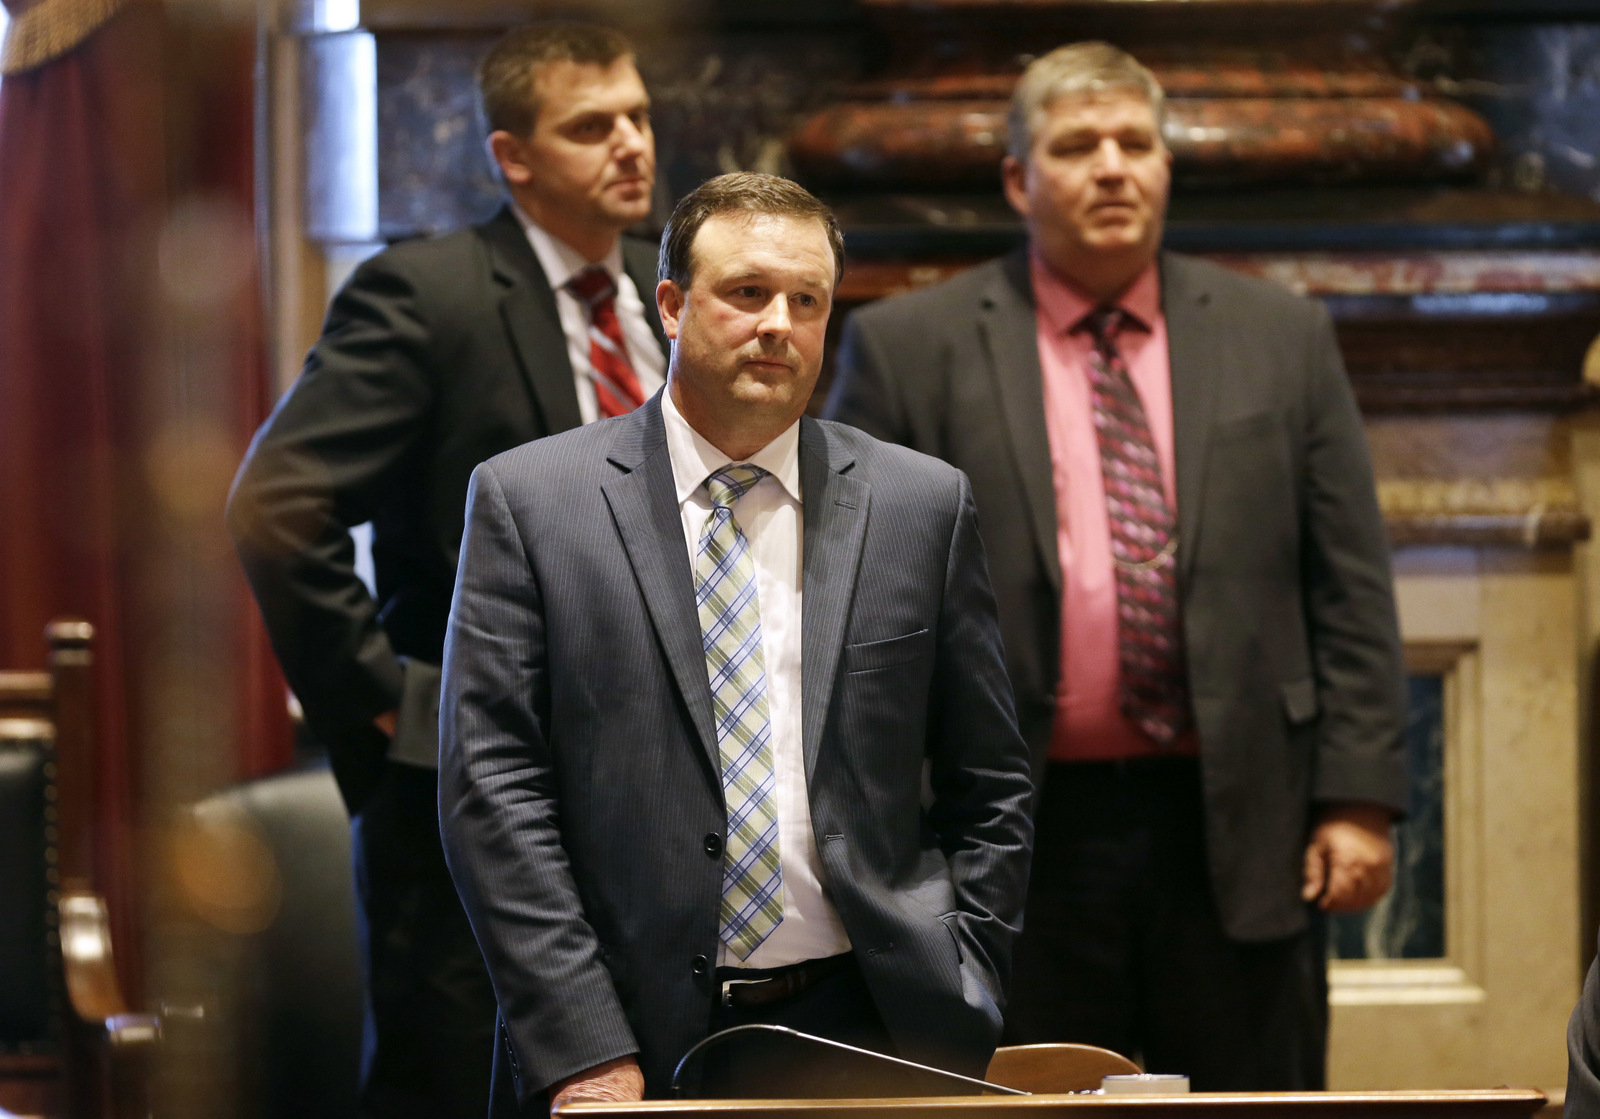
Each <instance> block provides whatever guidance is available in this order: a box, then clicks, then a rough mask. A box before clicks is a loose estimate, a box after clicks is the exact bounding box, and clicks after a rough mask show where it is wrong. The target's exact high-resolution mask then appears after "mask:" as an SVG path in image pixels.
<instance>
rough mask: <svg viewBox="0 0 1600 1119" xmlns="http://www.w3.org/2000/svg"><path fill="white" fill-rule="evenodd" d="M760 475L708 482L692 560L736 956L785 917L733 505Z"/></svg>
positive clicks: (729, 473)
mask: <svg viewBox="0 0 1600 1119" xmlns="http://www.w3.org/2000/svg"><path fill="white" fill-rule="evenodd" d="M766 474H767V472H766V471H765V470H762V469H761V468H760V467H759V466H750V465H748V464H738V465H733V466H725V467H723V468H722V469H721V470H718V471H716V472H715V473H713V474H712V475H711V476H710V477H709V478H707V479H706V493H707V494H708V495H710V498H711V506H712V508H711V515H710V516H709V517H707V518H706V524H705V528H703V529H701V530H700V548H699V551H698V553H697V554H696V557H695V579H694V582H695V605H696V606H697V607H698V608H699V611H700V633H701V636H702V645H703V647H704V649H705V654H706V670H707V673H708V674H709V675H710V677H711V705H712V711H713V714H714V715H715V717H716V722H717V751H718V754H719V755H720V758H721V764H722V790H723V797H724V800H725V801H726V804H727V811H728V838H727V842H726V843H725V844H724V847H723V856H722V858H723V863H722V940H723V942H724V943H725V944H727V946H728V947H729V948H730V949H731V950H732V951H733V953H734V955H736V956H738V957H739V958H740V959H741V960H743V959H747V958H749V956H750V953H752V952H754V951H755V950H756V948H758V947H759V946H760V944H761V942H762V941H764V940H766V939H767V937H768V936H770V935H772V930H773V929H775V928H777V927H778V923H779V922H780V921H782V920H783V867H782V865H781V864H780V863H779V861H778V804H777V787H776V786H777V779H776V777H775V776H774V774H773V768H772V728H771V724H770V723H769V721H768V719H767V672H766V661H765V658H764V657H763V656H762V651H761V604H760V601H759V599H758V598H757V596H756V569H755V564H754V563H753V562H752V561H751V559H750V547H749V542H748V541H747V540H746V539H745V535H744V533H743V532H742V531H741V530H740V528H739V522H738V521H736V520H735V519H734V516H733V505H734V503H735V502H737V501H738V500H739V499H740V498H741V497H743V496H744V495H745V493H746V492H747V491H748V490H750V488H751V487H753V486H754V485H755V484H756V483H757V482H759V481H760V480H761V479H762V478H764V477H766Z"/></svg>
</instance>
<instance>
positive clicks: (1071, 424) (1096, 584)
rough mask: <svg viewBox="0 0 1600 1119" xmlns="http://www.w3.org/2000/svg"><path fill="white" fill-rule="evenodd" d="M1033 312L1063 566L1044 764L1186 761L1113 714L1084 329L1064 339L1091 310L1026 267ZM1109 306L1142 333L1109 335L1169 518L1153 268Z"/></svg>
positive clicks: (1160, 324) (1114, 685) (1165, 392)
mask: <svg viewBox="0 0 1600 1119" xmlns="http://www.w3.org/2000/svg"><path fill="white" fill-rule="evenodd" d="M1031 266H1032V272H1033V294H1034V301H1035V306H1036V307H1037V322H1038V331H1039V363H1040V365H1041V367H1042V368H1043V372H1044V416H1045V430H1046V432H1047V433H1048V435H1049V438H1050V465H1051V474H1052V481H1053V482H1054V484H1055V496H1056V549H1057V551H1058V553H1059V554H1060V557H1061V675H1060V682H1059V683H1058V684H1057V686H1056V714H1055V729H1054V732H1053V735H1052V738H1051V743H1050V758H1051V760H1053V761H1104V760H1110V759H1115V758H1130V757H1143V756H1147V755H1153V754H1174V753H1177V754H1182V753H1190V754H1192V753H1194V752H1195V751H1196V748H1197V743H1196V740H1195V736H1194V734H1193V733H1192V732H1191V733H1186V734H1184V735H1182V736H1181V737H1180V738H1179V739H1178V741H1177V743H1176V744H1175V745H1173V746H1171V747H1168V748H1166V749H1161V748H1160V747H1158V746H1157V745H1156V744H1155V743H1154V742H1153V741H1151V739H1150V738H1149V737H1148V736H1146V735H1145V734H1144V732H1142V731H1141V730H1139V729H1138V728H1137V727H1136V726H1134V725H1133V723H1131V722H1129V721H1128V720H1127V719H1125V718H1124V717H1123V715H1122V710H1121V699H1120V696H1119V684H1120V676H1121V671H1122V670H1121V666H1120V662H1119V659H1118V653H1117V584H1116V576H1115V572H1114V570H1113V567H1112V560H1111V529H1110V526H1109V524H1108V523H1107V520H1106V491H1105V483H1104V482H1103V480H1102V479H1101V476H1100V443H1099V440H1098V438H1097V437H1096V435H1095V429H1094V403H1093V398H1092V396H1091V394H1090V389H1089V358H1090V355H1091V354H1092V353H1093V350H1094V344H1093V342H1092V340H1091V339H1090V337H1089V335H1088V333H1087V332H1086V331H1078V332H1076V333H1074V332H1073V329H1072V328H1073V327H1074V326H1076V325H1077V324H1078V323H1079V322H1080V321H1081V320H1082V319H1083V317H1084V316H1085V315H1087V314H1088V313H1089V312H1090V311H1092V310H1094V308H1095V305H1096V304H1095V301H1094V299H1093V298H1091V297H1090V296H1088V295H1085V294H1084V293H1083V292H1082V291H1080V290H1079V289H1077V288H1076V287H1074V286H1073V285H1072V284H1071V283H1069V282H1068V281H1067V280H1065V279H1063V278H1062V277H1061V276H1059V275H1057V274H1056V273H1055V272H1054V271H1052V270H1051V269H1050V267H1049V266H1048V265H1046V264H1045V263H1044V261H1042V260H1041V259H1039V257H1038V255H1037V254H1034V255H1033V256H1032V258H1031ZM1118 305H1119V306H1121V307H1122V309H1123V310H1125V311H1127V312H1128V313H1130V314H1131V315H1133V317H1134V318H1135V319H1137V320H1138V321H1139V322H1141V323H1143V324H1144V325H1145V326H1147V327H1148V328H1149V329H1148V331H1144V330H1139V329H1136V328H1135V327H1133V326H1132V325H1131V324H1130V325H1129V326H1126V327H1124V328H1123V330H1122V332H1121V333H1120V334H1118V336H1117V346H1118V348H1119V349H1120V350H1121V351H1122V356H1123V357H1124V359H1126V361H1127V363H1128V371H1129V373H1130V375H1131V376H1132V378H1133V386H1134V389H1135V390H1136V391H1137V392H1138V393H1139V399H1140V400H1141V401H1142V402H1143V403H1144V410H1145V416H1146V418H1147V419H1148V420H1149V423H1150V435H1151V438H1153V439H1154V440H1155V444H1156V456H1157V457H1158V458H1159V459H1160V460H1161V477H1162V480H1163V481H1164V482H1165V484H1166V491H1167V500H1168V501H1170V502H1172V507H1173V509H1174V510H1176V509H1177V500H1176V493H1177V491H1176V489H1175V487H1174V484H1173V465H1172V463H1173V459H1172V369H1171V364H1170V362H1169V361H1168V357H1167V320H1166V318H1165V316H1163V315H1162V313H1161V287H1160V283H1159V280H1158V277H1157V275H1156V267H1155V265H1154V264H1152V265H1151V266H1150V267H1149V268H1146V269H1145V270H1144V272H1142V273H1141V274H1140V275H1139V278H1138V279H1136V280H1135V281H1134V282H1133V285H1132V286H1131V287H1129V288H1128V290H1127V291H1126V292H1124V293H1123V296H1122V298H1121V299H1120V300H1119V301H1118Z"/></svg>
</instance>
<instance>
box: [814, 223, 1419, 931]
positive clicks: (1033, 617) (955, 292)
mask: <svg viewBox="0 0 1600 1119" xmlns="http://www.w3.org/2000/svg"><path fill="white" fill-rule="evenodd" d="M1160 275H1161V300H1162V309H1163V312H1164V314H1165V316H1166V319H1167V333H1168V338H1169V347H1170V358H1171V369H1172V405H1173V415H1174V427H1175V431H1174V437H1175V458H1176V468H1177V469H1176V474H1177V514H1178V557H1177V558H1178V579H1179V594H1180V596H1181V599H1182V605H1183V623H1184V635H1185V643H1186V648H1187V655H1188V667H1189V685H1190V691H1191V694H1192V697H1193V705H1194V716H1195V722H1196V725H1197V727H1198V730H1199V736H1200V748H1201V758H1202V768H1203V780H1204V786H1205V798H1206V809H1207V836H1206V838H1207V844H1208V848H1207V849H1208V852H1209V858H1210V863H1211V876H1212V884H1213V888H1214V890H1215V894H1216V898H1217V903H1218V908H1219V910H1220V912H1221V914H1222V919H1223V922H1224V925H1225V927H1226V928H1227V930H1228V932H1229V933H1230V934H1231V935H1232V936H1234V937H1237V938H1240V939H1246V940H1262V939H1271V938H1276V937H1282V936H1287V935H1290V934H1292V933H1294V932H1296V931H1298V930H1299V929H1301V928H1303V927H1305V924H1306V921H1307V919H1308V917H1307V913H1306V909H1305V907H1304V905H1303V904H1302V903H1301V902H1300V900H1299V886H1300V876H1301V866H1302V859H1303V845H1304V842H1305V840H1306V838H1307V832H1308V828H1309V816H1310V809H1311V805H1312V804H1313V803H1314V802H1318V801H1324V802H1331V801H1366V802H1373V803H1378V804H1385V805H1389V806H1391V807H1394V808H1396V809H1401V808H1403V807H1404V806H1405V803H1406V782H1405V770H1404V759H1403V757H1402V754H1401V732H1402V728H1403V725H1404V717H1405V704H1404V692H1403V671H1402V664H1401V649H1400V639H1399V631H1398V626H1397V623H1396V619H1395V608H1394V597H1393V589H1392V580H1391V576H1390V571H1389V556H1388V546H1387V541H1386V539H1385V535H1384V528H1383V521H1382V517H1381V515H1380V513H1379V511H1378V506H1377V500H1376V495H1375V490H1374V483H1373V476H1372V466H1371V463H1370V461H1369V458H1368V454H1367V447H1366V438H1365V433H1364V431H1363V429H1362V426H1361V417H1360V414H1359V412H1358V411H1357V409H1356V406H1355V400H1354V397H1353V395H1352V394H1351V391H1350V386H1349V382H1348V380H1347V378H1346V376H1345V373H1344V368H1343V365H1342V363H1341V361H1340V359H1339V351H1338V348H1337V345H1336V343H1335V340H1334V336H1333V330H1332V325H1331V323H1330V321H1329V318H1328V314H1327V312H1326V310H1325V309H1324V308H1323V307H1322V306H1321V305H1320V304H1315V303H1311V302H1308V301H1306V300H1303V299H1298V298H1296V297H1294V296H1292V295H1290V294H1289V293H1288V292H1286V291H1284V290H1283V289H1282V288H1280V287H1278V286H1276V285H1273V284H1268V283H1265V282H1261V281H1257V280H1251V279H1247V278H1245V277H1242V276H1239V275H1237V274H1235V273H1232V272H1229V271H1227V270H1225V269H1223V268H1220V267H1218V266H1216V265H1213V264H1209V263H1206V262H1203V261H1198V260H1194V259H1191V258H1186V257H1182V256H1177V255H1174V254H1170V253H1167V254H1163V255H1162V257H1161V261H1160ZM839 365H840V368H839V375H838V378H837V380H836V381H835V386H834V390H833V395H832V397H831V399H830V400H829V405H828V414H829V415H830V416H832V417H833V418H836V419H840V420H844V421H846V422H848V423H851V424H854V425H856V426H858V427H860V428H861V429H862V430H864V431H867V432H869V433H870V434H873V435H876V436H877V437H878V438H880V439H887V440H891V441H893V442H896V443H902V444H905V445H906V446H909V447H914V448H915V449H917V450H919V451H924V452H926V453H928V454H931V455H936V456H937V457H939V458H942V459H944V460H945V461H947V462H950V463H952V464H954V465H955V466H958V467H960V468H961V469H962V470H963V471H965V472H966V473H967V474H968V476H969V477H970V478H971V479H972V488H973V494H974V497H975V498H976V500H977V504H978V511H979V514H980V517H981V520H982V524H983V538H984V542H985V544H986V545H987V551H988V555H989V557H990V564H991V569H992V572H993V575H994V587H995V592H996V595H997V598H998V601H999V611H1000V623H1001V631H1002V633H1003V634H1004V637H1005V645H1006V665H1007V668H1008V670H1009V672H1010V675H1011V681H1012V684H1013V686H1014V688H1015V690H1016V699H1017V713H1018V720H1019V722H1020V724H1021V727H1022V731H1023V736H1024V737H1025V738H1026V739H1027V741H1028V743H1029V745H1030V746H1031V748H1032V751H1033V756H1034V764H1035V766H1036V767H1040V766H1042V765H1043V764H1044V759H1045V756H1046V753H1047V751H1048V748H1049V743H1050V733H1051V719H1052V714H1053V708H1054V698H1053V697H1054V695H1055V690H1056V683H1057V678H1058V675H1059V665H1060V649H1059V643H1060V636H1059V630H1060V609H1061V566H1060V559H1059V556H1058V555H1057V551H1056V505H1055V493H1054V486H1053V483H1052V480H1051V479H1052V476H1053V475H1052V471H1051V464H1050V446H1049V440H1048V436H1047V435H1046V432H1045V421H1044V398H1043V389H1042V374H1041V371H1040V363H1039V350H1038V344H1037V330H1036V325H1035V315H1034V305H1033V292H1032V284H1031V281H1030V279H1029V275H1028V265H1027V256H1026V254H1025V253H1024V252H1018V253H1015V254H1012V255H1011V256H1008V257H1005V258H1002V259H1000V260H996V261H992V262H990V263H988V264H985V265H981V266H979V267H977V268H974V269H972V270H970V271H968V272H965V273H963V274H961V275H959V276H957V277H955V278H954V279H952V280H950V281H948V282H946V283H944V284H940V285H938V286H936V287H933V288H929V289H927V290H924V291H920V292H917V293H914V294H911V295H907V296H903V297H901V298H898V299H891V300H886V301H884V302H882V303H878V304H874V305H872V306H869V307H866V308H863V309H862V310H860V311H858V312H857V313H856V314H855V315H853V316H852V317H851V319H850V320H849V322H848V323H847V324H846V327H845V333H844V341H843V346H842V348H841V351H840V358H839ZM1041 772H1042V770H1041Z"/></svg>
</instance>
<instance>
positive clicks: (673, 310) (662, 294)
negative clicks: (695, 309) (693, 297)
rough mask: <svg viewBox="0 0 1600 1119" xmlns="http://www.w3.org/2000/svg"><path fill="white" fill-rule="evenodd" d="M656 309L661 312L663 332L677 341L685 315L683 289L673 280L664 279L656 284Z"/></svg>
mask: <svg viewBox="0 0 1600 1119" xmlns="http://www.w3.org/2000/svg"><path fill="white" fill-rule="evenodd" d="M656 310H657V311H659V312H660V313H661V332H662V333H663V334H665V335H666V336H667V337H668V338H669V339H671V340H672V341H674V342H676V341H677V340H678V322H679V320H680V319H681V318H682V316H683V289H682V288H680V287H678V285H677V284H675V283H673V282H672V281H671V280H662V281H661V282H660V283H659V284H657V285H656Z"/></svg>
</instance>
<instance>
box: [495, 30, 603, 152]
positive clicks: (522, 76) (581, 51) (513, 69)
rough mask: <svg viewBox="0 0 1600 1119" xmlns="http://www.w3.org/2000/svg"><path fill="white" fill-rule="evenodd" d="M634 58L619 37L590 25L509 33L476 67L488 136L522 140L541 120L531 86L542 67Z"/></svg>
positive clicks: (534, 91) (535, 91)
mask: <svg viewBox="0 0 1600 1119" xmlns="http://www.w3.org/2000/svg"><path fill="white" fill-rule="evenodd" d="M632 57H634V49H633V44H632V43H631V42H629V40H628V37H627V36H626V35H624V34H622V32H620V31H614V30H612V29H611V28H609V27H601V26H600V25H599V24H594V23H571V22H567V21H565V20H551V21H549V22H547V23H533V24H529V25H528V26H526V27H517V28H513V29H512V30H510V31H507V32H506V33H505V34H504V35H502V36H500V38H499V39H497V40H496V41H495V44H494V46H492V47H490V48H489V53H488V54H486V55H484V56H483V61H482V62H480V63H478V107H479V109H480V110H481V111H482V113H483V123H484V125H485V126H486V128H487V130H488V131H489V132H509V133H511V134H512V135H513V136H526V135H528V133H530V132H532V131H533V126H534V124H535V123H537V121H538V119H539V94H538V89H537V86H536V84H535V78H536V76H537V73H538V70H539V68H540V67H543V66H548V65H549V64H550V63H552V62H576V63H578V64H580V65H585V66H610V65H611V64H612V63H613V62H615V61H617V59H619V58H632Z"/></svg>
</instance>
